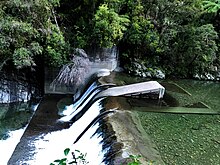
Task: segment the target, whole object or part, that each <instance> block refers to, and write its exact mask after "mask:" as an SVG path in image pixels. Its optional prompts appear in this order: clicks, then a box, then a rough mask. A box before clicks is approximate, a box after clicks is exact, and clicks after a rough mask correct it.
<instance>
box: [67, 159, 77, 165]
mask: <svg viewBox="0 0 220 165" xmlns="http://www.w3.org/2000/svg"><path fill="white" fill-rule="evenodd" d="M74 163H75V164H76V163H77V162H76V161H75V160H74V161H72V162H69V163H68V164H74Z"/></svg>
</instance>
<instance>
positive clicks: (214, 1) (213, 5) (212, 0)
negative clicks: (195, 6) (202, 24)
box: [202, 0, 220, 13]
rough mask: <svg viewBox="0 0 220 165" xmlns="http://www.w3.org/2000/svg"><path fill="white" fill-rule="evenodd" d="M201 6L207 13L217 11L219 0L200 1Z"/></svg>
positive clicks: (219, 6)
mask: <svg viewBox="0 0 220 165" xmlns="http://www.w3.org/2000/svg"><path fill="white" fill-rule="evenodd" d="M202 7H203V8H204V10H206V11H207V12H209V13H217V11H218V10H219V9H220V0H208V1H202Z"/></svg>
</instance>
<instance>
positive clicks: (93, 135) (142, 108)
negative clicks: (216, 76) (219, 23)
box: [0, 74, 220, 165]
mask: <svg viewBox="0 0 220 165" xmlns="http://www.w3.org/2000/svg"><path fill="white" fill-rule="evenodd" d="M114 81H115V82H116V83H117V84H118V85H122V84H128V83H133V82H140V81H147V80H144V79H140V78H131V77H129V76H127V75H123V74H121V75H116V76H115V77H114ZM160 83H161V84H162V85H164V86H165V87H166V93H165V98H164V99H163V100H160V102H158V100H155V99H154V98H153V99H151V98H149V97H148V96H143V97H141V98H127V97H126V99H127V103H129V104H130V106H129V107H130V108H129V109H126V110H128V111H131V112H132V113H135V114H137V115H138V117H139V119H140V122H141V125H142V127H143V129H144V131H145V132H146V133H147V135H148V136H150V138H151V139H152V141H153V143H155V144H156V146H157V150H158V152H159V153H160V156H161V158H162V160H163V162H164V164H179V165H182V164H213V165H214V164H220V158H219V157H220V136H219V135H220V116H219V115H218V113H219V112H220V99H219V98H220V85H219V83H218V82H204V81H194V80H166V81H160ZM119 99H120V98H118V100H119ZM59 101H62V99H58V100H57V103H56V105H57V108H56V109H55V110H54V111H53V113H54V114H56V115H55V116H56V117H57V119H60V118H62V116H59V115H58V114H60V113H61V111H62V109H63V110H64V109H65V111H64V112H68V108H72V107H73V105H71V104H70V103H68V102H65V101H64V102H63V104H64V105H63V108H60V107H59V106H60V105H59V103H60V102H59ZM123 107H125V105H122V106H121V108H122V109H123ZM126 107H128V106H126ZM102 109H103V102H102V101H97V102H95V103H94V104H93V105H92V106H91V107H90V108H89V109H88V111H86V113H85V114H84V115H83V116H82V118H80V119H79V120H78V121H77V122H74V123H72V124H70V126H69V127H68V128H65V129H64V128H62V129H60V130H59V129H56V130H52V131H50V132H47V133H45V132H43V133H42V134H38V135H37V136H36V137H35V139H34V140H33V141H32V143H31V145H34V147H33V148H34V152H33V153H34V156H32V157H29V158H28V159H25V160H22V161H23V162H22V163H27V164H31V165H33V164H49V163H52V162H53V161H54V160H55V159H59V158H63V156H64V155H63V150H64V149H65V148H71V150H73V151H74V150H75V149H77V150H80V152H82V153H87V156H86V159H87V160H88V161H89V162H90V163H89V164H91V165H93V164H94V165H98V164H102V161H103V159H105V155H106V153H107V152H108V150H105V149H104V148H103V144H102V142H103V138H102V136H101V134H100V133H101V132H100V123H96V124H95V125H93V126H92V127H91V128H89V129H88V131H87V132H86V133H85V134H84V135H83V136H82V138H81V139H80V140H79V141H78V142H77V143H76V144H74V145H73V142H74V141H75V140H76V138H77V137H78V135H79V134H80V133H81V132H82V130H84V128H86V126H87V125H88V124H89V123H90V122H91V121H92V120H93V119H94V118H95V117H96V116H97V115H98V114H99V113H100V110H102ZM44 110H45V109H44ZM45 112H46V111H45ZM204 112H206V113H204ZM207 112H210V114H209V113H207ZM25 113H26V112H25ZM25 113H22V115H21V116H22V117H23V118H25V115H24V114H25ZM27 113H28V112H27ZM47 113H48V112H47ZM64 114H65V113H64ZM67 114H69V113H67ZM32 116H33V115H32V113H30V114H28V115H27V117H26V118H25V119H24V121H23V122H22V121H21V120H20V119H21V118H22V117H19V115H16V116H15V117H14V118H8V119H1V120H0V124H1V132H3V131H4V130H5V133H2V136H1V141H0V148H4V151H3V150H1V158H0V164H2V165H4V164H7V163H6V162H7V160H8V159H9V158H10V156H11V154H12V153H13V150H14V148H15V147H16V144H17V143H18V142H19V140H20V138H21V136H22V134H23V133H24V131H25V129H26V127H27V123H28V122H29V121H30V119H31V118H32ZM16 117H17V118H18V119H16V120H15V118H16ZM57 119H56V121H57V122H59V121H58V120H57ZM12 121H13V122H12ZM19 122H20V123H21V127H19V126H18V123H19ZM12 123H13V124H12ZM9 125H10V128H8V127H9ZM49 126H51V125H49ZM97 130H99V131H97ZM6 132H7V133H6ZM98 132H99V133H98ZM12 142H13V143H12ZM8 144H10V145H12V146H13V147H9V145H8ZM6 150H8V151H6ZM33 153H32V154H33ZM24 154H27V153H24ZM27 155H28V154H27ZM15 159H17V160H19V157H16V156H15ZM15 159H14V160H15ZM150 161H152V162H153V161H157V160H150ZM11 162H13V161H12V160H11ZM11 164H13V163H11ZM14 164H16V163H14ZM14 164H13V165H14ZM17 164H19V163H17ZM103 164H107V163H103Z"/></svg>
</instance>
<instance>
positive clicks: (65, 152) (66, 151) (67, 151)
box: [64, 148, 70, 156]
mask: <svg viewBox="0 0 220 165" xmlns="http://www.w3.org/2000/svg"><path fill="white" fill-rule="evenodd" d="M69 152H70V149H69V148H66V149H65V150H64V155H65V156H67V155H68V154H69Z"/></svg>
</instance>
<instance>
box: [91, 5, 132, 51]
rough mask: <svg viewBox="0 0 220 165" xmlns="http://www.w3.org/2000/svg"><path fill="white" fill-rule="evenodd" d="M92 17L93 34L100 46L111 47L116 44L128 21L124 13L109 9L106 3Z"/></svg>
mask: <svg viewBox="0 0 220 165" xmlns="http://www.w3.org/2000/svg"><path fill="white" fill-rule="evenodd" d="M94 17H95V18H94V20H93V21H94V22H95V26H94V34H93V35H94V37H95V38H96V39H97V40H98V41H97V42H98V43H97V44H98V45H99V46H100V47H112V46H113V45H115V44H117V43H118V42H119V41H120V40H121V39H122V37H123V34H124V32H125V31H126V29H127V28H126V27H127V26H128V24H129V22H130V21H129V19H128V17H127V16H126V15H119V14H117V13H116V12H115V11H114V9H109V8H108V5H107V4H103V5H101V6H100V7H99V9H98V10H97V12H96V14H95V16H94Z"/></svg>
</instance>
